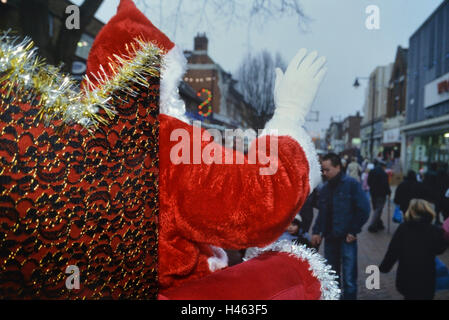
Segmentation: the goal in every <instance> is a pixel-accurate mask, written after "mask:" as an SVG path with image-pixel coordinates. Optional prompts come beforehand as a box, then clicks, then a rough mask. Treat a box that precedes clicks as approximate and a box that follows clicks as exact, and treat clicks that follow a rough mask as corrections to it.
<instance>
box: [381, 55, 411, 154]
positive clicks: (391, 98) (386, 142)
mask: <svg viewBox="0 0 449 320" xmlns="http://www.w3.org/2000/svg"><path fill="white" fill-rule="evenodd" d="M407 59H408V49H405V48H402V47H400V46H399V47H398V48H397V51H396V59H395V62H394V64H393V69H392V73H391V79H390V82H389V86H388V100H387V114H386V116H385V120H384V124H383V141H382V147H383V158H384V159H388V160H389V161H393V162H394V161H396V159H399V158H400V156H401V133H400V127H402V126H403V125H404V123H405V112H406V101H407V96H406V93H407V66H408V65H407Z"/></svg>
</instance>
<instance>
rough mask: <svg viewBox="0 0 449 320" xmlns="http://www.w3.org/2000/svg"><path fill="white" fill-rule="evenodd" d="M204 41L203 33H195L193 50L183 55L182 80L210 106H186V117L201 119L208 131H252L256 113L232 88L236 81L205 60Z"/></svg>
mask: <svg viewBox="0 0 449 320" xmlns="http://www.w3.org/2000/svg"><path fill="white" fill-rule="evenodd" d="M208 42H209V40H208V38H207V37H206V35H205V34H198V35H197V36H196V37H195V39H194V48H193V51H185V52H184V53H185V56H186V58H187V61H188V64H187V72H186V74H185V75H184V81H185V82H186V83H187V84H188V85H189V86H191V87H192V88H193V89H194V91H195V92H197V94H198V96H199V97H201V99H202V100H203V101H204V100H207V99H208V98H210V103H209V104H208V105H205V106H204V107H202V108H201V109H199V108H198V106H196V107H195V108H191V107H187V115H188V116H189V117H190V118H191V119H196V120H201V121H202V122H203V124H204V126H205V127H209V128H216V129H221V130H224V129H227V128H228V129H235V128H241V129H249V128H253V127H254V125H253V119H254V117H255V115H256V111H255V110H254V108H253V107H252V106H251V105H250V104H249V103H247V102H245V100H244V99H243V96H242V95H241V93H240V92H238V90H237V89H236V88H235V85H236V80H235V79H233V78H232V75H231V74H230V73H228V72H226V71H224V70H223V69H222V68H221V66H220V65H219V64H217V63H215V62H214V61H213V60H212V58H210V57H209V55H208ZM209 106H210V108H209ZM200 111H201V112H202V113H203V115H201V114H200ZM205 115H207V116H205Z"/></svg>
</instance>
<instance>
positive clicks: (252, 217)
mask: <svg viewBox="0 0 449 320" xmlns="http://www.w3.org/2000/svg"><path fill="white" fill-rule="evenodd" d="M160 122H161V125H160V146H159V149H160V170H161V173H160V180H161V181H160V188H161V189H160V190H161V194H160V197H161V199H160V200H161V205H162V206H165V205H167V206H168V208H170V210H171V211H173V212H171V213H170V214H173V215H174V218H175V221H176V226H177V230H178V231H179V232H180V233H181V235H182V236H183V237H185V238H187V239H190V240H192V241H195V242H200V243H209V244H212V245H216V246H219V247H224V248H246V247H250V246H262V245H266V244H269V243H270V242H272V241H274V240H276V239H277V238H278V237H279V236H280V235H281V233H282V232H283V231H284V230H285V229H286V227H287V226H288V224H289V223H290V221H291V220H292V219H293V217H294V216H295V214H296V213H297V212H298V211H299V209H300V207H301V206H302V204H303V203H304V201H305V199H306V197H307V196H308V194H309V190H310V186H309V164H308V161H307V158H306V155H305V153H304V151H303V148H301V146H300V145H299V143H298V142H297V141H296V140H294V139H293V138H291V137H289V136H280V137H278V152H277V161H276V162H277V163H276V164H277V170H276V172H275V173H274V174H272V175H261V174H260V170H259V169H261V168H264V167H268V166H269V165H268V164H267V165H262V164H260V163H259V160H257V162H256V163H254V161H251V160H250V158H249V157H248V156H244V164H236V161H235V159H236V158H234V164H225V158H226V156H225V154H226V153H228V155H229V153H232V154H233V156H234V157H238V156H243V155H242V154H239V153H238V152H235V151H233V150H230V149H227V148H223V147H222V146H221V145H219V144H215V143H213V142H209V141H202V142H201V147H200V149H201V153H202V154H203V153H204V152H205V151H207V150H210V149H211V148H212V147H213V148H215V152H219V153H220V154H221V152H222V159H223V160H222V164H217V163H212V164H205V163H204V161H201V163H200V164H193V157H194V148H195V146H194V144H195V143H194V141H193V138H192V137H193V131H194V129H193V127H192V126H190V125H188V124H185V123H183V122H181V121H179V120H177V119H174V118H172V117H169V116H166V115H161V116H160ZM176 129H181V131H182V132H184V133H188V136H189V137H190V141H187V140H185V139H184V141H183V142H184V143H186V144H187V143H188V146H189V148H190V157H189V158H190V160H189V161H188V162H190V164H189V163H180V164H174V163H173V161H172V160H173V157H172V159H170V153H171V152H174V151H173V150H177V148H179V146H180V143H181V141H182V139H181V138H180V137H179V136H177V134H174V136H175V138H173V137H172V140H175V141H170V136H171V135H172V134H173V133H176V132H178V133H179V132H180V131H179V130H178V131H175V130H176ZM195 130H198V129H195ZM203 131H204V130H201V133H202V132H203ZM206 134H207V133H206ZM270 138H271V137H270ZM262 140H264V139H262ZM260 141H261V138H259V139H257V140H256V141H254V142H253V143H252V144H251V147H250V150H255V149H254V148H255V147H256V143H255V142H260ZM206 148H207V149H206ZM267 149H268V150H269V148H267ZM185 150H187V149H185ZM185 150H184V151H185ZM198 150H199V149H198V148H197V151H198ZM250 152H251V151H250ZM175 153H176V152H175ZM177 154H178V155H181V154H182V152H179V153H177ZM273 171H274V170H273ZM163 188H164V191H163V192H162V189H163ZM161 209H162V210H163V209H164V208H161Z"/></svg>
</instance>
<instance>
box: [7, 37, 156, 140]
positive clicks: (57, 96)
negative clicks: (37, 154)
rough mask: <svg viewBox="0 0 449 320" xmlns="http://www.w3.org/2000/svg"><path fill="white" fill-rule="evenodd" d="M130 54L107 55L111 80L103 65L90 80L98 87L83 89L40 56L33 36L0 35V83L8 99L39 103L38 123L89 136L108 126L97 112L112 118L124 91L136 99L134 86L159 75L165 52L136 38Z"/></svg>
mask: <svg viewBox="0 0 449 320" xmlns="http://www.w3.org/2000/svg"><path fill="white" fill-rule="evenodd" d="M126 50H127V54H126V55H123V56H118V55H114V56H113V57H109V63H108V67H109V68H110V69H111V71H112V75H111V76H108V75H107V73H106V72H105V70H104V68H103V66H100V71H99V72H98V73H97V74H92V75H91V76H92V77H94V78H95V79H96V82H97V83H96V84H95V85H94V84H93V82H92V81H91V80H90V79H89V77H88V76H86V77H85V78H84V81H85V84H86V85H85V86H84V88H83V90H80V89H79V86H78V83H77V81H76V80H75V79H74V78H73V77H71V76H70V75H65V74H63V73H62V72H61V70H60V68H59V67H54V66H51V65H47V64H46V63H45V60H44V59H42V58H40V57H39V56H38V54H37V48H36V47H34V44H33V41H31V39H29V38H24V39H22V40H21V39H20V38H19V37H13V36H10V35H9V32H3V33H2V34H1V35H0V85H1V87H2V94H3V95H5V97H6V98H8V97H10V96H11V93H12V92H14V96H15V97H19V98H21V99H22V101H23V100H28V101H31V100H34V99H36V100H37V101H38V104H39V107H40V110H39V113H38V115H37V116H38V118H39V120H43V121H44V123H45V124H46V125H48V124H49V123H50V122H51V121H52V120H62V121H63V123H65V124H69V125H70V124H74V123H77V124H80V125H82V126H83V127H84V128H86V129H87V130H89V131H90V132H92V130H93V129H94V128H96V127H98V125H99V123H103V124H106V123H107V120H106V119H104V118H103V117H102V116H101V115H100V114H99V113H98V111H99V109H100V108H101V109H103V110H104V111H105V113H106V115H107V116H108V117H109V118H112V117H113V115H114V113H115V111H114V107H113V101H114V100H115V99H117V98H119V96H121V94H122V93H124V94H126V95H130V96H137V95H138V94H139V92H136V91H135V89H134V84H139V85H144V86H148V82H147V78H148V77H159V76H160V68H161V63H162V51H161V50H160V49H159V48H158V47H157V46H155V45H154V44H152V43H150V42H145V41H143V40H142V39H135V42H134V43H131V44H129V45H127V46H126Z"/></svg>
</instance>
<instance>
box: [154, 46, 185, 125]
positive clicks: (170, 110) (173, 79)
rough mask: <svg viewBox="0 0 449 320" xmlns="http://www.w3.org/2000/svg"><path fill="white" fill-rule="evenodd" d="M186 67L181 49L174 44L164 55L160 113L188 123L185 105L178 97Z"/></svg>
mask: <svg viewBox="0 0 449 320" xmlns="http://www.w3.org/2000/svg"><path fill="white" fill-rule="evenodd" d="M186 67H187V60H186V58H185V57H184V54H183V53H182V50H181V49H180V48H179V47H178V46H176V45H175V47H173V48H172V49H171V50H170V51H169V52H167V54H166V55H165V56H164V59H163V64H162V70H161V93H160V101H159V102H160V111H159V112H160V113H162V114H166V115H169V116H172V117H175V118H177V119H179V120H181V121H184V122H186V123H189V120H188V119H187V117H186V116H185V112H186V107H185V104H184V101H182V100H181V98H180V97H179V90H178V86H179V83H180V81H181V79H182V76H183V75H184V73H185V71H186Z"/></svg>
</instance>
